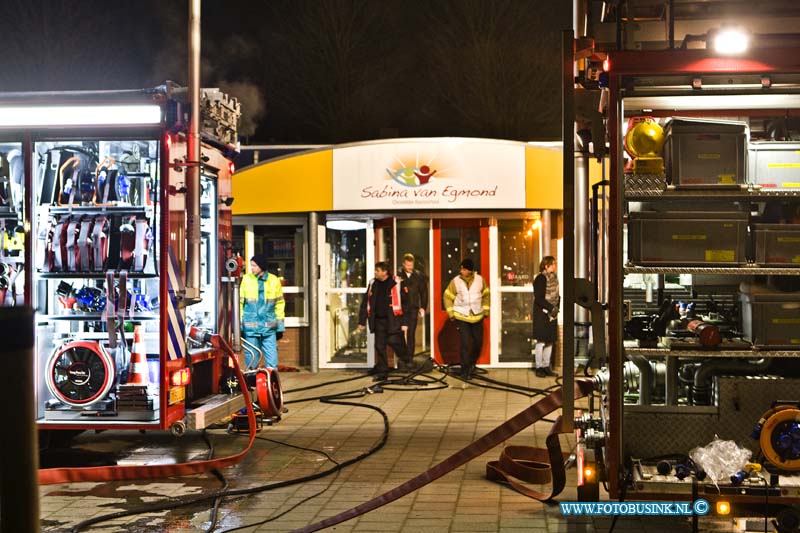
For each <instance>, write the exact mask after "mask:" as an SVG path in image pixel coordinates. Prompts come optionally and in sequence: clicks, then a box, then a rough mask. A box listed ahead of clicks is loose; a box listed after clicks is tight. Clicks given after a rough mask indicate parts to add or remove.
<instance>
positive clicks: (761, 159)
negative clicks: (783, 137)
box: [747, 141, 800, 191]
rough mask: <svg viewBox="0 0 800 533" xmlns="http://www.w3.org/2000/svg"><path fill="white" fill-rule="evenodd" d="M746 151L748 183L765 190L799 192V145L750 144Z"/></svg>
mask: <svg viewBox="0 0 800 533" xmlns="http://www.w3.org/2000/svg"><path fill="white" fill-rule="evenodd" d="M747 151H748V175H749V181H750V183H752V184H753V185H758V186H760V187H761V188H763V189H767V190H795V191H797V190H800V143H798V142H782V141H781V142H778V141H765V142H751V143H750V144H749V145H748V149H747Z"/></svg>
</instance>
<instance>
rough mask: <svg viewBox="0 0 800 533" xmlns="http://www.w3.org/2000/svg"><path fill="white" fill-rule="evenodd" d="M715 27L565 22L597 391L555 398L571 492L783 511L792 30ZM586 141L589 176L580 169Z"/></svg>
mask: <svg viewBox="0 0 800 533" xmlns="http://www.w3.org/2000/svg"><path fill="white" fill-rule="evenodd" d="M631 6H634V4H632V3H631ZM630 13H633V11H631V12H630ZM617 15H619V20H620V22H619V23H620V24H623V22H624V21H625V16H624V15H620V14H619V13H618V14H617ZM631 20H632V19H631V18H628V19H627V21H631ZM670 24H673V25H674V19H673V20H671V21H670ZM665 27H666V26H665ZM670 28H672V26H670ZM719 34H721V30H719V31H717V30H714V31H709V32H708V33H706V34H703V35H689V34H687V35H686V36H685V37H683V39H682V40H683V43H681V42H680V41H678V42H675V43H670V44H669V45H667V46H665V47H664V48H662V49H657V50H646V49H644V50H643V49H639V50H636V49H624V48H625V47H624V46H621V47H611V48H610V49H609V48H606V49H601V47H598V46H596V45H595V42H594V40H593V39H591V38H589V37H583V38H578V39H576V40H572V39H566V40H565V43H566V45H565V48H567V52H565V59H564V65H565V71H566V72H568V73H570V72H572V71H573V68H574V69H575V70H574V72H576V73H577V75H576V76H574V77H573V76H566V75H565V83H564V86H565V103H566V106H567V109H568V111H569V113H570V116H574V117H575V121H574V123H570V124H568V127H565V175H567V174H568V175H569V177H570V178H571V177H572V175H573V174H572V173H573V170H574V177H575V183H576V185H575V190H576V195H575V210H576V214H575V219H576V232H575V233H576V235H578V234H580V233H581V232H582V231H585V232H586V242H587V243H588V244H587V246H586V247H585V248H584V249H582V250H581V249H579V247H577V246H576V248H575V253H576V254H581V253H582V252H585V253H586V257H588V258H590V261H588V264H587V268H586V271H585V273H584V272H579V269H577V268H576V272H577V273H578V274H579V275H578V277H579V278H582V277H588V278H591V281H592V284H590V286H591V287H592V288H593V290H592V291H590V292H591V294H589V295H588V296H587V294H586V293H583V294H582V293H581V292H580V285H579V286H578V287H577V288H575V289H574V290H573V294H574V298H575V301H578V303H581V298H583V303H582V305H583V307H590V305H588V303H594V304H595V305H594V307H593V312H592V313H593V314H594V313H599V314H600V315H601V316H603V317H604V318H605V320H601V321H600V322H601V324H602V323H603V322H605V323H606V327H604V326H602V325H601V326H599V327H595V328H593V330H592V331H593V337H594V339H593V340H594V346H595V357H594V359H593V363H594V365H593V366H595V367H596V370H595V371H594V372H593V374H594V377H593V379H594V383H595V389H596V393H597V395H598V396H599V397H600V404H599V407H600V408H599V410H597V411H595V412H593V413H591V414H590V413H583V414H579V416H577V417H575V430H576V436H577V440H578V457H579V463H580V465H581V468H579V495H580V496H581V497H583V498H584V499H587V500H596V499H597V497H598V494H599V490H598V485H599V484H600V483H601V482H605V483H607V488H608V491H609V497H610V498H612V499H617V498H619V499H625V500H628V501H631V500H632V501H640V500H662V501H663V500H670V501H677V500H689V501H691V500H694V501H696V500H698V499H705V500H707V501H708V502H710V505H711V510H710V511H711V514H712V515H713V514H714V511H716V512H717V513H718V514H728V513H732V514H737V515H740V516H750V515H752V514H753V508H754V507H753V506H760V509H761V511H758V512H757V513H755V514H763V513H766V514H765V515H764V516H765V518H766V517H767V516H768V517H770V518H774V520H775V521H774V523H775V526H776V528H777V529H778V531H796V530H797V527H798V526H797V524H798V523H800V518H799V517H800V372H798V365H797V362H798V360H800V340H798V333H797V332H798V330H800V284H798V279H800V269H798V268H797V267H798V265H800V238H798V237H799V236H800V216H798V215H800V156H798V154H800V142H798V141H799V140H800V122H798V119H797V116H798V113H800V98H799V93H798V87H800V61H798V57H800V49H798V48H797V47H796V41H785V42H780V41H779V40H776V39H772V40H771V41H770V43H769V45H765V46H763V47H760V48H758V47H751V48H750V49H748V50H739V51H733V50H730V49H728V50H725V49H715V48H714V46H712V41H713V40H714V39H715V37H717V36H719ZM672 35H673V33H672V32H670V39H672V38H673V37H672ZM751 36H752V32H751ZM782 37H784V38H785V37H786V36H785V35H784V36H782ZM767 40H769V39H767ZM576 81H577V83H575V82H576ZM573 128H574V129H573ZM567 132H569V133H567ZM567 134H569V135H570V137H572V136H573V135H574V140H569V142H568V141H567V140H566V139H567V137H566V135H567ZM568 152H569V153H568ZM592 157H596V158H598V159H600V160H602V161H604V163H605V164H606V165H607V167H606V168H607V174H606V176H607V179H605V180H603V181H602V182H600V183H598V184H596V185H595V186H594V187H590V186H588V185H584V186H580V185H578V183H579V182H580V181H581V180H582V179H583V178H585V177H586V176H585V174H584V172H582V170H581V168H580V167H581V165H582V164H584V163H585V161H586V160H588V159H589V158H592ZM590 189H592V191H593V193H590ZM579 192H580V193H583V194H584V198H583V199H582V200H581V199H579V198H578V193H579ZM579 210H585V211H586V213H587V217H586V219H587V220H591V224H588V225H587V226H585V227H583V228H581V227H580V225H578V224H577V219H578V211H579ZM565 234H567V230H565ZM576 239H577V240H579V241H580V237H576ZM565 248H567V247H566V246H565ZM606 251H607V253H604V252H606ZM575 262H576V263H578V262H579V261H578V257H576V258H575ZM583 281H586V280H583ZM592 318H595V317H592ZM584 320H586V319H584ZM580 323H582V321H581V320H580V311H579V314H578V315H576V330H575V331H576V333H575V336H576V337H580V335H579V334H578V332H579V329H578V328H577V326H579V325H580ZM606 337H607V341H608V342H607V344H606ZM566 338H567V335H566V333H565V339H566ZM565 344H566V342H565ZM599 344H602V346H600V345H599ZM576 345H578V344H577V343H576ZM606 348H607V357H606ZM734 457H736V458H739V459H738V460H737V461H734V460H733V459H734ZM731 469H732V470H731ZM765 505H766V507H768V508H769V511H765V510H764V509H765ZM695 520H697V515H695Z"/></svg>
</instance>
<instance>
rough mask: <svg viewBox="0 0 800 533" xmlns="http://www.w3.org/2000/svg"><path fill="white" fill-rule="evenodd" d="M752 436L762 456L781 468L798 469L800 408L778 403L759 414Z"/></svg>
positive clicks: (799, 455)
mask: <svg viewBox="0 0 800 533" xmlns="http://www.w3.org/2000/svg"><path fill="white" fill-rule="evenodd" d="M753 437H755V438H757V439H758V442H759V445H760V446H761V451H762V453H763V454H764V457H765V458H766V459H767V461H769V462H770V463H771V464H773V465H775V466H777V467H778V468H780V469H782V470H790V471H794V470H800V409H798V406H796V405H778V406H776V407H773V408H772V409H770V410H768V411H767V412H765V413H764V414H763V415H761V419H760V420H759V421H758V424H757V425H756V428H755V430H753Z"/></svg>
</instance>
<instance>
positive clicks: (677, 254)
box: [628, 211, 748, 266]
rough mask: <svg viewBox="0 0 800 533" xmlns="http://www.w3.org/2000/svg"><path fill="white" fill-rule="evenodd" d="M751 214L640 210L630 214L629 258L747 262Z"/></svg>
mask: <svg viewBox="0 0 800 533" xmlns="http://www.w3.org/2000/svg"><path fill="white" fill-rule="evenodd" d="M747 221H748V214H747V213H743V212H739V211H720V212H713V211H710V212H706V211H702V212H700V211H664V212H657V211H640V212H632V213H630V214H629V215H628V258H629V260H630V261H631V262H632V263H634V264H637V265H651V266H664V265H670V266H738V265H741V264H745V263H746V262H747V259H746V256H745V241H746V238H747Z"/></svg>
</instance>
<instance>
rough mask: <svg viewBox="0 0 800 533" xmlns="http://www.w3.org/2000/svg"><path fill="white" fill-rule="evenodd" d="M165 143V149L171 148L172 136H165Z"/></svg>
mask: <svg viewBox="0 0 800 533" xmlns="http://www.w3.org/2000/svg"><path fill="white" fill-rule="evenodd" d="M166 141H167V148H170V147H172V135H170V134H169V133H167V134H166Z"/></svg>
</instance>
